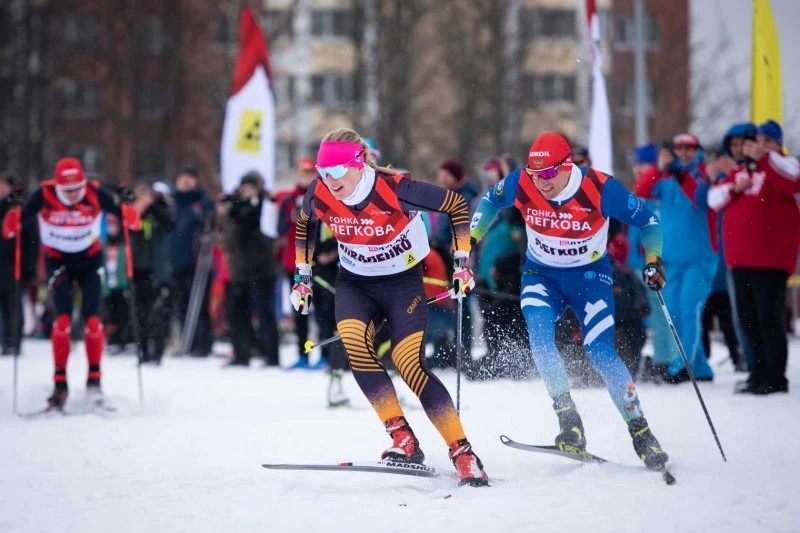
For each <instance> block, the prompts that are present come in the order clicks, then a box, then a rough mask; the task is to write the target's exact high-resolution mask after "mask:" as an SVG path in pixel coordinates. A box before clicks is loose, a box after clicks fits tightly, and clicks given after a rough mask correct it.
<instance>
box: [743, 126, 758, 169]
mask: <svg viewBox="0 0 800 533" xmlns="http://www.w3.org/2000/svg"><path fill="white" fill-rule="evenodd" d="M742 137H743V138H744V140H745V141H753V142H757V141H758V130H756V128H753V127H749V128H747V129H746V130H744V135H742ZM746 159H747V170H748V171H750V172H755V171H756V170H758V162H757V161H756V160H755V159H753V158H751V157H748V158H746Z"/></svg>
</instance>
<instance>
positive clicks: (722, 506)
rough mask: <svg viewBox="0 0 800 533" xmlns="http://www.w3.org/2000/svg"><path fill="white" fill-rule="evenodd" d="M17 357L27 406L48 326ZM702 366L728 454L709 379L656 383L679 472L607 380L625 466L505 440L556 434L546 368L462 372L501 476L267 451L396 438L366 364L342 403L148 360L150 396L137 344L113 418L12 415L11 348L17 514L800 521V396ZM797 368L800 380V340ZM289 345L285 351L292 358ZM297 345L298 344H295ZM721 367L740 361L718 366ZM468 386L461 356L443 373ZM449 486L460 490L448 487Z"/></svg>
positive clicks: (204, 519)
mask: <svg viewBox="0 0 800 533" xmlns="http://www.w3.org/2000/svg"><path fill="white" fill-rule="evenodd" d="M23 350H24V356H23V357H21V358H20V360H19V364H20V366H19V376H20V395H19V410H20V411H21V412H26V411H32V410H35V409H37V408H39V407H40V406H41V405H42V403H43V400H44V398H46V396H47V395H48V393H49V392H50V387H51V383H50V379H49V378H50V373H51V371H52V369H51V359H50V352H49V345H48V343H47V342H44V341H26V343H25V346H24V348H23ZM715 350H716V353H715V356H714V362H715V364H717V366H718V367H719V368H718V374H717V380H716V381H715V382H714V383H713V384H709V383H704V384H701V390H702V392H703V395H704V398H705V400H706V403H707V405H708V409H709V411H710V413H711V416H712V418H713V421H714V423H715V424H716V427H717V431H718V433H719V435H720V438H721V440H722V444H723V446H724V448H725V451H726V453H727V455H728V459H729V460H728V462H727V463H723V461H722V459H721V457H720V454H719V451H718V450H717V447H716V444H715V443H714V440H713V437H712V435H711V432H710V430H709V428H708V425H707V423H706V421H705V418H704V416H703V413H702V410H701V408H700V405H699V403H698V401H697V398H696V396H695V394H694V390H693V389H692V386H691V384H683V385H679V386H660V387H658V386H653V385H642V386H640V387H639V394H640V397H641V399H642V403H643V407H644V409H645V414H646V415H647V417H648V420H649V421H650V424H651V427H652V428H653V430H654V433H655V434H656V435H657V437H658V438H659V439H660V441H661V444H662V446H663V447H664V448H665V449H666V450H667V451H668V452H669V454H670V456H671V457H672V462H671V465H672V472H673V473H674V474H675V476H676V477H677V478H678V484H676V485H674V486H671V487H670V486H666V485H665V484H664V483H663V482H662V481H661V479H660V476H659V475H658V474H654V473H652V472H648V471H646V470H645V469H644V468H643V467H642V466H640V463H639V460H638V459H637V458H636V456H635V454H634V452H633V448H632V446H631V443H630V437H629V436H628V434H627V431H626V429H625V425H624V423H623V422H622V420H621V418H620V417H619V415H618V414H617V412H616V411H615V409H614V408H613V405H612V403H611V401H610V400H609V398H608V396H607V394H606V392H605V390H604V389H583V390H576V391H574V393H573V397H574V398H575V401H576V403H577V404H578V407H579V409H580V412H581V414H582V416H583V421H584V425H585V428H586V433H587V437H588V441H589V449H590V451H592V452H593V453H595V454H598V455H601V456H604V457H606V458H607V459H610V460H614V461H617V462H619V463H622V464H624V465H625V466H615V465H604V466H597V465H581V464H577V463H574V462H572V461H570V460H566V459H562V458H558V457H550V456H546V455H542V454H533V453H528V452H522V451H518V450H513V449H510V448H507V447H505V446H503V445H502V444H500V441H499V439H498V436H499V435H501V434H506V435H508V436H510V437H511V438H514V439H516V440H519V441H522V442H529V443H540V444H549V443H551V442H552V439H553V437H554V435H555V433H556V431H557V422H556V418H555V416H554V415H553V413H552V409H551V407H550V401H549V399H548V397H547V395H546V392H545V389H544V386H543V384H542V383H541V381H539V380H535V381H533V382H513V381H499V382H485V383H484V382H481V383H478V382H468V381H464V382H463V383H462V418H463V421H464V424H465V428H466V430H467V435H468V437H469V438H470V440H471V441H472V443H473V445H474V447H475V450H476V451H477V452H478V454H479V455H480V457H481V458H482V460H483V462H484V464H485V466H486V470H487V472H488V473H489V476H490V477H491V478H492V479H493V480H494V482H493V487H491V488H488V489H475V488H471V487H457V485H456V482H455V478H454V477H452V478H451V477H449V476H444V477H442V478H439V479H424V478H412V477H405V476H392V475H382V474H359V473H339V472H310V473H308V472H302V473H299V472H285V471H269V470H265V469H263V468H261V464H262V463H264V462H277V463H281V462H340V461H347V460H356V461H359V460H361V461H363V460H377V458H378V456H379V454H380V452H381V451H382V450H383V449H384V448H385V447H386V445H387V443H388V442H389V441H388V437H387V436H386V435H385V433H384V432H383V431H382V427H381V425H380V422H379V421H378V420H377V418H376V416H375V415H374V414H373V411H372V410H371V409H370V408H369V404H368V403H367V402H366V400H365V399H364V398H363V396H361V395H360V392H359V391H358V390H357V388H356V385H355V382H353V380H352V376H348V377H347V378H346V381H345V387H346V389H347V391H348V392H349V393H350V394H351V397H352V398H353V404H354V407H353V408H351V409H338V410H331V409H328V408H327V407H326V406H325V392H326V387H327V377H326V375H325V373H323V372H313V371H295V372H287V371H282V370H277V369H265V368H261V367H260V366H257V364H256V363H253V366H252V367H251V368H250V369H241V368H233V369H224V370H223V369H220V365H221V362H220V360H219V359H204V360H192V359H175V358H170V359H167V360H165V363H164V365H163V366H162V367H161V368H152V367H145V368H143V369H142V370H143V374H144V382H145V400H146V406H145V408H144V409H140V408H139V405H138V393H137V385H136V383H137V382H136V370H135V366H134V363H133V361H134V359H133V357H131V356H110V357H106V359H105V361H104V388H105V390H106V393H107V395H108V399H109V403H113V404H114V405H115V406H117V407H118V412H117V413H115V414H114V416H113V417H111V418H101V417H99V416H96V415H81V416H71V417H64V418H55V419H47V420H23V419H21V418H18V417H16V416H14V415H12V414H11V376H12V359H11V358H9V357H3V358H0V408H2V411H3V413H2V414H0V531H2V532H6V531H15V532H16V531H21V532H48V533H51V532H52V533H54V532H67V531H75V532H114V533H121V532H128V531H131V532H138V531H143V532H179V531H181V532H182V531H189V532H220V531H236V532H250V531H253V532H266V531H269V532H285V531H326V532H338V531H343V532H344V531H346V532H361V531H365V532H366V531H380V532H381V533H389V532H393V531H398V532H399V531H403V532H408V531H414V532H429V531H430V532H438V531H452V532H458V533H464V532H473V531H475V532H481V533H486V532H491V531H501V532H505V531H526V532H527V531H536V532H551V531H553V532H559V533H560V532H581V531H593V532H604V531H609V532H612V531H613V532H621V531H623V532H624V531H647V532H661V531H664V532H667V531H669V532H673V531H686V532H694V531H697V532H711V531H721V532H739V531H741V532H759V531H769V532H790V531H798V530H800V503H799V502H800V484H798V473H800V472H799V470H800V466H799V465H798V459H797V455H796V453H795V452H794V445H795V444H796V443H797V442H798V440H800V426H798V423H797V416H798V413H800V395H798V393H797V392H793V393H791V394H775V395H770V396H767V397H752V396H737V395H734V394H732V392H731V389H732V386H733V383H734V382H735V381H736V380H737V379H741V378H742V377H743V375H742V374H734V373H733V371H732V369H731V367H730V366H729V365H727V364H726V363H722V361H721V356H720V354H721V353H722V352H721V350H724V348H721V347H720V346H718V345H715ZM83 353H84V352H83V346H82V345H81V344H80V343H79V344H78V345H77V346H76V347H75V349H74V350H73V356H72V358H71V360H70V366H69V376H70V379H71V384H72V391H71V392H72V396H71V400H72V401H74V402H80V400H81V398H82V397H83V395H84V387H83V380H84V376H85V375H86V362H85V358H84V357H83ZM791 353H792V356H791V357H790V371H789V378H790V380H791V382H792V384H793V385H798V386H800V362H798V361H797V356H798V354H800V341H798V340H792V344H791ZM284 356H285V357H284ZM282 357H283V358H284V359H288V358H290V356H289V355H287V354H286V353H282ZM720 365H722V366H720ZM439 375H440V376H441V377H442V379H443V381H444V382H445V384H446V385H447V386H448V388H449V389H450V390H451V391H453V392H454V391H455V373H454V372H439ZM396 385H397V386H398V391H399V393H400V396H401V398H403V400H404V401H405V403H407V404H408V405H409V408H408V409H407V411H406V415H407V417H408V418H409V420H410V422H411V424H412V426H413V428H414V429H415V431H416V433H417V435H418V437H419V438H420V441H421V443H422V446H423V449H424V450H425V452H426V454H427V456H428V463H429V464H431V465H432V466H435V467H437V468H439V469H441V470H442V471H445V472H451V471H452V466H451V465H450V463H449V461H448V459H447V450H446V447H445V445H444V444H443V442H442V441H441V438H440V437H439V435H438V433H436V431H435V430H434V428H433V426H432V425H431V424H430V423H429V422H428V421H427V419H426V417H425V415H424V412H423V411H421V410H420V408H419V407H418V405H419V404H418V402H417V400H416V398H414V397H413V395H412V394H411V392H410V391H409V390H408V389H407V388H406V386H405V385H404V384H403V385H401V384H400V382H399V380H396ZM447 496H451V497H447Z"/></svg>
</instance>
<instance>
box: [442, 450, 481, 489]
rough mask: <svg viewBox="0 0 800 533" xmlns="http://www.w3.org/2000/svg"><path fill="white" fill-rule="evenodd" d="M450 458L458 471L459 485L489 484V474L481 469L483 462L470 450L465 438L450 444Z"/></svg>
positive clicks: (478, 485) (476, 485)
mask: <svg viewBox="0 0 800 533" xmlns="http://www.w3.org/2000/svg"><path fill="white" fill-rule="evenodd" d="M450 459H451V460H452V461H453V465H454V466H455V467H456V472H458V478H459V480H460V481H459V482H458V484H459V485H470V486H472V487H485V486H488V485H489V476H487V475H486V472H484V470H483V463H481V460H480V459H479V458H478V456H477V455H475V453H474V452H473V451H472V445H471V444H470V443H469V441H468V440H467V439H461V440H457V441H455V442H454V443H453V444H451V445H450Z"/></svg>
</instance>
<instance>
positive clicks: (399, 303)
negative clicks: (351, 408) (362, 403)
mask: <svg viewBox="0 0 800 533" xmlns="http://www.w3.org/2000/svg"><path fill="white" fill-rule="evenodd" d="M384 319H385V320H386V321H387V325H386V326H384V327H387V326H388V327H389V329H390V331H391V342H392V361H393V362H394V364H395V366H396V367H397V370H398V371H399V372H400V375H401V376H402V378H403V381H405V382H406V384H407V385H408V386H409V387H410V388H411V390H412V391H413V392H414V394H416V395H417V397H419V399H420V402H421V403H422V407H423V409H425V413H426V414H427V415H428V418H430V420H431V422H432V423H433V425H434V426H436V429H437V430H438V431H439V433H440V434H441V435H442V438H443V439H444V441H445V443H446V444H448V445H449V444H451V443H452V442H453V441H456V440H459V439H463V438H465V435H464V429H463V428H462V427H461V420H459V418H458V414H457V413H456V409H455V406H454V405H453V400H452V398H451V397H450V394H449V393H448V392H447V389H446V388H445V386H444V385H443V384H442V382H441V381H439V379H438V378H437V377H436V376H434V375H433V374H432V373H431V372H430V371H429V370H428V368H427V366H426V365H425V344H424V341H425V326H426V324H427V321H428V307H427V304H426V302H425V292H424V289H423V285H422V274H421V269H420V268H419V267H417V268H414V269H411V270H409V271H407V272H404V273H401V274H394V275H391V276H380V277H366V276H358V275H355V274H352V273H350V272H347V271H345V270H342V271H340V274H339V280H338V281H337V284H336V322H337V327H338V330H339V334H340V335H341V337H342V342H343V343H344V346H345V350H346V351H347V357H348V359H349V360H350V366H351V367H352V369H353V377H355V380H356V382H357V383H358V386H359V387H360V388H361V390H362V391H363V392H364V395H365V396H366V397H367V400H369V402H370V403H371V404H372V407H373V408H374V409H375V412H376V413H377V414H378V417H379V418H380V419H381V421H382V422H386V420H388V419H389V418H392V417H395V416H404V415H403V410H402V408H401V407H400V403H399V402H398V400H397V393H396V391H395V389H394V385H392V380H391V379H390V378H389V375H388V374H387V373H386V369H385V368H384V367H383V365H382V364H381V362H380V361H379V360H378V358H377V356H376V355H375V344H374V343H375V327H376V324H377V325H380V324H381V323H382V322H383V320H384Z"/></svg>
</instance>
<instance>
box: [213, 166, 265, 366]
mask: <svg viewBox="0 0 800 533" xmlns="http://www.w3.org/2000/svg"><path fill="white" fill-rule="evenodd" d="M262 185H263V180H262V178H261V176H260V175H259V174H258V173H256V172H250V173H248V174H246V175H245V176H243V177H242V179H241V182H240V184H239V187H238V188H237V189H236V191H235V192H234V193H233V194H232V195H230V196H227V197H225V198H224V200H223V207H222V211H223V212H224V213H225V215H226V216H225V218H224V223H225V249H226V251H227V254H226V258H227V263H226V266H227V268H228V274H229V276H230V280H229V282H228V290H227V296H226V301H225V303H226V308H227V314H228V322H229V323H230V327H231V332H230V334H231V344H233V359H232V360H231V361H230V363H229V365H230V366H248V365H249V364H250V358H251V357H252V356H254V355H255V356H263V357H264V358H265V359H266V362H267V366H278V325H277V322H276V321H275V256H274V253H273V245H274V241H273V239H272V238H270V237H267V236H266V235H264V233H263V232H262V231H261V209H262V205H263V202H264V201H267V200H268V199H269V197H268V194H267V193H266V192H264V190H263V189H262ZM253 315H255V316H257V317H258V324H259V331H258V333H256V331H255V330H254V329H253Z"/></svg>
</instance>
